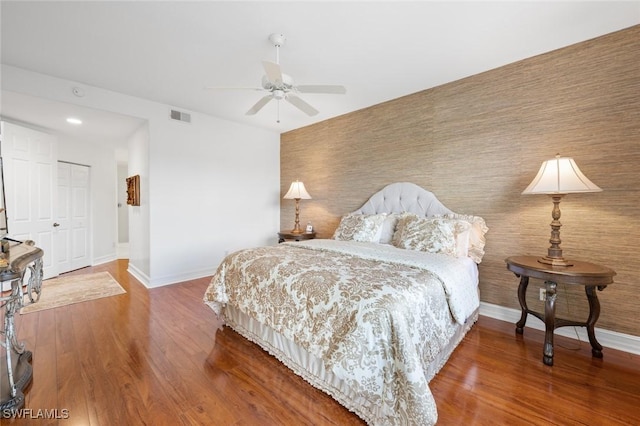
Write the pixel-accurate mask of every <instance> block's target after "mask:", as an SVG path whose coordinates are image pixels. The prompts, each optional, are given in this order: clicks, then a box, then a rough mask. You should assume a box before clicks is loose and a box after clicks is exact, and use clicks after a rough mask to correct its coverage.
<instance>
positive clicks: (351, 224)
mask: <svg viewBox="0 0 640 426" xmlns="http://www.w3.org/2000/svg"><path fill="white" fill-rule="evenodd" d="M386 216H387V215H386V214H371V215H365V214H347V215H344V216H342V219H341V220H340V225H338V229H336V231H335V232H334V233H333V239H334V240H341V241H362V242H374V243H377V242H378V241H380V234H381V233H382V224H383V223H384V219H385V218H386Z"/></svg>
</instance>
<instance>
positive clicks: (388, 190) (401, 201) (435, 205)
mask: <svg viewBox="0 0 640 426" xmlns="http://www.w3.org/2000/svg"><path fill="white" fill-rule="evenodd" d="M403 212H410V213H415V214H417V215H418V216H433V215H437V214H447V213H453V212H452V211H451V210H449V209H448V208H446V207H445V206H444V204H442V203H441V202H440V201H438V199H437V198H436V196H435V195H433V193H432V192H429V191H427V190H426V189H423V188H421V187H419V186H418V185H416V184H414V183H410V182H396V183H392V184H390V185H387V186H385V187H384V188H382V189H381V190H380V191H378V192H376V193H375V194H373V195H372V196H371V198H369V200H368V201H367V202H366V203H364V204H363V205H362V207H360V208H359V209H358V210H356V211H354V212H353V213H356V214H378V213H403Z"/></svg>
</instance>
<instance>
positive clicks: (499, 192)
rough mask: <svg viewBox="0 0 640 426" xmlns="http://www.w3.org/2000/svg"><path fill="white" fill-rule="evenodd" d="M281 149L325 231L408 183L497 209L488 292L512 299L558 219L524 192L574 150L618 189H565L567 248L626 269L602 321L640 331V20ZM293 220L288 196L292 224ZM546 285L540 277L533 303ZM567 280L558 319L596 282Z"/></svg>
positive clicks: (358, 116)
mask: <svg viewBox="0 0 640 426" xmlns="http://www.w3.org/2000/svg"><path fill="white" fill-rule="evenodd" d="M280 152H281V154H280V155H281V182H282V184H281V185H282V188H281V191H282V195H284V193H285V192H286V191H287V189H288V187H289V184H290V183H291V181H293V180H295V179H300V180H302V181H303V182H304V183H305V186H306V188H307V190H308V191H309V193H310V194H311V196H312V197H313V199H312V200H302V201H301V219H300V220H301V223H302V225H305V224H306V223H307V222H308V221H311V222H312V224H313V225H314V227H315V228H316V230H317V232H318V233H319V236H320V237H322V238H329V237H331V235H332V233H333V231H334V230H335V228H336V227H337V224H338V222H339V220H340V216H341V215H342V214H344V213H347V212H350V211H352V210H355V209H357V208H358V207H360V205H361V204H362V203H364V202H365V201H366V200H367V199H368V197H369V196H370V195H371V194H373V193H374V192H376V191H378V190H379V189H381V188H382V187H383V186H385V185H387V184H389V183H392V182H398V181H408V182H413V183H416V184H418V185H420V186H422V187H424V188H426V189H428V190H430V191H433V192H434V193H435V194H436V196H437V197H438V198H439V199H440V200H441V201H442V202H443V203H444V204H445V205H446V206H447V207H449V208H450V209H452V210H454V211H456V212H459V213H468V214H475V215H480V216H482V217H484V218H485V220H486V221H487V224H488V226H489V227H490V231H489V233H488V234H487V241H488V242H487V247H486V255H485V258H484V260H483V262H482V263H481V265H480V289H481V298H482V300H483V301H486V302H489V303H494V304H498V305H502V306H507V307H511V308H518V307H519V305H518V302H517V296H516V288H517V284H518V280H517V278H516V277H515V275H513V274H512V273H510V272H509V271H507V270H506V267H505V263H504V259H505V258H506V257H508V256H511V255H517V254H529V255H544V254H546V249H547V247H548V246H549V243H548V240H549V235H550V227H549V223H550V222H551V220H552V219H551V209H552V203H551V200H550V198H549V197H547V196H544V195H521V192H522V191H523V190H524V188H525V187H526V186H527V185H528V184H529V182H531V180H532V179H533V177H534V176H535V174H536V173H537V171H538V168H539V167H540V164H541V163H542V162H543V161H544V160H547V159H549V158H552V157H553V156H554V155H555V154H556V153H560V154H561V155H563V156H569V157H573V158H574V159H575V160H576V162H577V164H578V166H579V167H580V168H581V170H582V171H583V172H584V173H585V175H586V176H587V177H589V179H591V180H592V181H593V182H594V183H595V184H597V185H598V186H600V187H601V188H602V189H603V190H604V191H603V192H601V193H592V194H569V195H567V196H566V197H564V199H563V201H562V203H561V205H560V208H561V210H562V217H561V219H560V220H561V222H562V224H563V226H562V229H561V237H562V247H563V249H564V255H565V257H568V258H573V259H579V260H585V261H591V262H596V263H600V264H604V265H606V266H609V267H610V268H613V269H614V270H615V271H616V272H617V274H618V275H617V276H616V277H615V284H613V285H611V286H609V287H608V288H606V289H605V290H604V291H602V292H599V293H598V295H599V297H600V301H601V304H602V314H601V316H600V320H599V321H598V324H597V326H598V327H601V328H605V329H609V330H614V331H618V332H621V333H627V334H632V335H636V336H640V321H639V320H638V312H640V282H639V281H638V278H637V277H638V271H640V255H639V251H640V249H639V245H640V26H635V27H632V28H629V29H626V30H623V31H620V32H616V33H612V34H608V35H606V36H603V37H600V38H597V39H593V40H589V41H586V42H583V43H579V44H576V45H573V46H569V47H566V48H563V49H560V50H556V51H553V52H550V53H547V54H544V55H540V56H536V57H533V58H529V59H526V60H523V61H520V62H516V63H513V64H510V65H506V66H504V67H501V68H498V69H494V70H491V71H488V72H485V73H482V74H478V75H475V76H472V77H469V78H465V79H463V80H459V81H456V82H453V83H450V84H446V85H443V86H439V87H436V88H433V89H429V90H425V91H422V92H419V93H415V94H413V95H410V96H406V97H403V98H399V99H396V100H393V101H390V102H386V103H383V104H380V105H376V106H373V107H370V108H367V109H363V110H360V111H356V112H354V113H350V114H347V115H344V116H341V117H338V118H335V119H331V120H328V121H325V122H322V123H318V124H315V125H312V126H308V127H305V128H302V129H298V130H295V131H292V132H288V133H285V134H283V135H282V137H281V149H280ZM293 219H294V203H293V201H292V200H282V201H281V227H282V229H290V228H291V227H292V226H293ZM542 285H543V284H542V283H540V282H536V281H534V280H532V281H531V283H530V296H531V297H530V299H531V300H530V306H531V307H532V308H537V309H542V305H541V304H540V303H541V302H538V301H537V300H536V299H537V288H538V287H540V286H542ZM558 288H559V293H558V294H559V295H558V302H557V305H556V308H557V315H558V316H560V317H566V318H575V319H580V320H584V319H586V313H587V312H588V307H587V301H586V297H585V295H584V289H583V287H580V288H573V287H571V286H565V285H559V286H558ZM534 293H536V294H534ZM529 321H537V320H535V319H533V318H531V319H529Z"/></svg>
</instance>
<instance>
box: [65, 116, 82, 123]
mask: <svg viewBox="0 0 640 426" xmlns="http://www.w3.org/2000/svg"><path fill="white" fill-rule="evenodd" d="M67 123H71V124H82V120H80V119H79V118H74V117H69V118H67Z"/></svg>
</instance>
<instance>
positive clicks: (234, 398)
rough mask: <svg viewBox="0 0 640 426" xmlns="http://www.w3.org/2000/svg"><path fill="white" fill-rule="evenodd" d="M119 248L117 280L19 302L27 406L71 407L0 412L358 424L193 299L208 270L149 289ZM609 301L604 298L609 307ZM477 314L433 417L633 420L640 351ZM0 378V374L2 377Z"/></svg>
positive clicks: (84, 419)
mask: <svg viewBox="0 0 640 426" xmlns="http://www.w3.org/2000/svg"><path fill="white" fill-rule="evenodd" d="M126 266H127V264H126V261H124V260H119V261H116V262H111V263H108V264H105V265H101V266H98V267H93V268H85V269H83V270H80V271H76V272H73V274H78V273H89V272H98V271H108V272H110V273H111V274H112V275H113V276H114V278H116V280H118V282H119V283H120V284H121V285H122V286H123V287H124V288H125V289H126V290H127V293H126V294H123V295H118V296H112V297H108V298H103V299H98V300H93V301H87V302H83V303H78V304H75V305H69V306H64V307H60V308H55V309H51V310H46V311H40V312H35V313H31V314H26V315H22V316H20V317H19V318H18V319H17V323H18V336H19V338H20V339H21V340H24V341H25V343H26V345H27V348H28V349H29V350H31V351H32V352H33V354H34V355H33V367H34V379H33V383H32V385H31V387H30V388H29V389H28V391H27V393H26V408H29V409H31V410H32V413H33V414H37V412H38V410H54V409H57V410H58V414H60V413H61V412H62V410H68V419H43V418H37V419H3V420H0V422H1V424H2V425H5V424H7V425H9V424H11V425H30V424H33V425H38V426H44V425H58V424H59V425H91V426H96V425H154V426H158V425H177V424H178V425H179V424H182V425H362V424H363V422H362V421H361V420H360V419H358V418H357V417H356V416H355V415H353V414H352V413H350V412H349V411H347V410H346V409H344V408H343V407H341V406H340V405H339V404H337V403H336V402H335V401H333V400H332V399H331V398H330V397H328V396H326V395H325V394H324V393H322V392H320V391H318V390H316V389H314V388H313V387H311V386H310V385H308V384H307V383H306V382H305V381H304V380H302V379H301V378H299V377H298V376H296V375H295V374H293V373H291V372H290V371H289V370H288V369H287V368H285V367H284V366H282V365H281V364H280V363H279V362H278V361H277V360H276V359H275V358H273V357H271V356H270V355H268V354H267V353H265V352H263V351H262V350H261V349H260V348H259V347H257V346H256V345H254V344H253V343H251V342H248V341H247V340H245V339H244V338H242V337H240V336H239V335H238V334H236V333H235V332H233V331H232V330H230V329H227V328H225V329H223V330H221V331H217V326H218V324H217V323H216V321H215V319H214V315H213V312H212V311H211V310H210V309H209V308H208V307H207V306H205V305H204V304H203V303H202V301H201V300H202V296H203V294H204V290H205V288H206V286H207V285H208V281H209V280H208V279H198V280H193V281H188V282H184V283H180V284H176V285H171V286H166V287H161V288H157V289H152V290H148V289H146V288H145V287H144V286H142V285H141V284H140V283H139V282H138V281H136V280H135V279H134V278H133V277H131V276H130V275H129V274H128V273H127V272H126ZM604 308H605V309H606V308H607V307H604ZM514 327H515V326H514V325H513V324H510V323H505V322H502V321H497V320H493V319H490V318H486V317H480V319H479V321H478V323H477V324H476V325H475V326H474V328H473V329H472V330H471V331H470V332H469V334H468V335H467V337H465V339H464V341H463V342H462V344H461V345H460V346H459V347H458V348H457V349H456V351H455V352H454V353H453V355H452V356H451V358H450V360H449V362H448V363H447V365H446V366H445V367H444V368H443V370H442V371H441V372H440V373H439V374H438V375H437V376H436V377H435V378H434V380H433V381H432V382H431V390H432V392H433V394H434V396H435V399H436V403H437V405H438V410H439V422H438V424H440V425H507V424H508V425H553V424H557V425H616V424H618V425H638V424H640V409H639V408H638V407H640V356H635V355H630V354H628V353H624V352H620V351H615V350H612V349H609V348H605V350H604V359H602V360H600V359H595V358H592V357H591V353H590V348H589V344H588V342H586V343H585V342H583V343H579V342H577V341H574V340H570V339H566V338H562V337H556V354H555V365H554V366H553V367H547V366H545V365H543V364H542V361H541V357H542V354H541V351H542V341H543V339H544V336H543V333H542V332H540V331H537V330H531V329H525V334H524V336H517V335H516V334H515V332H514ZM3 379H4V378H3Z"/></svg>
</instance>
